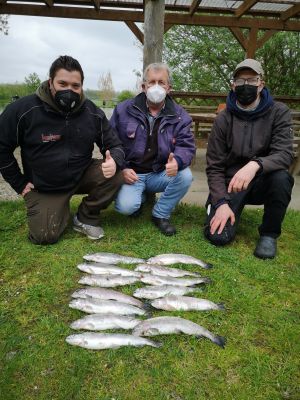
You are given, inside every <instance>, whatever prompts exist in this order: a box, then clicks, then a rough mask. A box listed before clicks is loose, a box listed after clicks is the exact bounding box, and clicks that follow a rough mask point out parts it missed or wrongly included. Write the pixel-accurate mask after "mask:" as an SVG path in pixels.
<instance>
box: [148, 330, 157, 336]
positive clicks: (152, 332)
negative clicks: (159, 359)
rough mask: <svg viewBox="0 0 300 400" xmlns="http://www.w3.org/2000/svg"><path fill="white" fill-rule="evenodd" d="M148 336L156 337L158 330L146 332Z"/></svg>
mask: <svg viewBox="0 0 300 400" xmlns="http://www.w3.org/2000/svg"><path fill="white" fill-rule="evenodd" d="M148 335H149V336H156V335H159V329H157V328H151V329H149V330H148Z"/></svg>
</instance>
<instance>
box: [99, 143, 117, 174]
mask: <svg viewBox="0 0 300 400" xmlns="http://www.w3.org/2000/svg"><path fill="white" fill-rule="evenodd" d="M101 167H102V172H103V175H104V177H105V178H111V177H112V176H114V175H115V173H116V170H117V166H116V163H115V160H114V159H113V158H112V156H111V155H110V151H109V150H106V152H105V161H104V162H103V163H102V166H101Z"/></svg>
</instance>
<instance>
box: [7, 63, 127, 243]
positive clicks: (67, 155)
mask: <svg viewBox="0 0 300 400" xmlns="http://www.w3.org/2000/svg"><path fill="white" fill-rule="evenodd" d="M49 75H50V79H49V80H48V81H46V82H44V83H42V85H41V86H40V87H39V88H38V90H37V92H36V93H35V94H34V95H30V96H26V97H23V98H21V99H19V100H17V101H16V102H14V103H13V104H10V105H9V106H7V108H6V109H5V110H4V112H3V113H2V114H1V116H0V172H1V174H2V175H3V178H4V179H5V180H6V181H7V182H8V183H9V184H10V185H11V187H12V188H13V189H14V190H15V191H16V192H17V193H19V194H21V195H22V196H23V197H24V200H25V204H26V207H27V215H28V225H29V239H30V240H31V241H32V242H33V243H36V244H50V243H55V242H56V241H57V240H58V238H59V237H60V235H61V234H62V232H63V231H64V229H65V228H66V226H67V223H68V219H69V216H70V210H69V201H70V199H71V197H72V196H73V195H74V194H76V193H87V194H88V195H87V196H86V197H84V198H83V200H82V202H81V204H80V206H79V209H78V212H77V214H76V215H75V216H74V220H73V226H74V229H75V230H76V231H79V232H81V233H84V234H86V235H87V236H88V237H89V238H90V239H100V238H101V237H102V236H103V235H104V232H103V229H102V228H101V226H100V221H99V212H100V210H102V209H104V208H106V207H107V206H108V205H109V204H110V202H111V201H112V200H113V199H114V196H115V194H116V193H117V191H118V189H119V187H120V185H121V184H122V181H123V179H122V174H121V173H120V172H119V171H118V167H119V166H121V165H122V164H123V161H124V152H123V147H122V144H121V141H120V140H119V138H118V135H117V133H116V132H115V130H113V129H112V128H111V126H110V124H109V122H108V120H107V118H106V116H105V114H104V112H103V111H102V110H100V109H99V108H97V107H96V106H95V105H94V104H93V103H92V102H91V101H90V100H87V99H85V97H84V93H83V89H82V85H83V80H84V75H83V71H82V68H81V66H80V64H79V63H78V61H77V60H75V59H73V58H72V57H70V56H61V57H59V58H58V59H57V60H55V61H54V62H53V64H52V66H51V68H50V74H49ZM95 143H96V144H97V145H98V147H99V149H100V151H101V153H102V155H103V157H104V159H103V160H96V159H93V158H92V152H93V149H94V144H95ZM18 146H20V148H21V157H22V165H23V171H22V172H21V170H20V168H19V165H18V163H17V161H16V159H15V157H14V155H13V152H14V150H15V149H16V148H17V147H18Z"/></svg>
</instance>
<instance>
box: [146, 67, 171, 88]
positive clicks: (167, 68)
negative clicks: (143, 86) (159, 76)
mask: <svg viewBox="0 0 300 400" xmlns="http://www.w3.org/2000/svg"><path fill="white" fill-rule="evenodd" d="M150 69H154V70H155V71H160V70H165V71H167V74H168V83H169V85H172V74H171V71H170V68H169V67H168V65H167V64H165V63H162V62H155V63H152V64H149V65H147V67H146V68H145V70H144V74H143V82H147V76H148V72H149V71H150Z"/></svg>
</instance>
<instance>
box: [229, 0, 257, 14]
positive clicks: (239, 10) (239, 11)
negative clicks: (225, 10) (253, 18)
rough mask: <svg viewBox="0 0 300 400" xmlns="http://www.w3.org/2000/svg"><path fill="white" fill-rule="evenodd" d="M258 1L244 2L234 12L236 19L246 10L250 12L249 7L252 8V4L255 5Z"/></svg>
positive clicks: (249, 0) (247, 0) (248, 0)
mask: <svg viewBox="0 0 300 400" xmlns="http://www.w3.org/2000/svg"><path fill="white" fill-rule="evenodd" d="M257 1H258V0H245V1H244V2H243V4H241V5H240V6H239V7H238V8H237V9H236V10H235V13H234V14H235V16H236V17H237V18H240V17H241V16H242V15H243V14H245V13H246V12H247V11H248V10H250V8H251V7H253V6H254V4H256V3H257Z"/></svg>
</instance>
